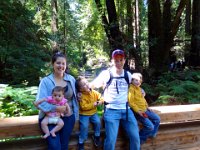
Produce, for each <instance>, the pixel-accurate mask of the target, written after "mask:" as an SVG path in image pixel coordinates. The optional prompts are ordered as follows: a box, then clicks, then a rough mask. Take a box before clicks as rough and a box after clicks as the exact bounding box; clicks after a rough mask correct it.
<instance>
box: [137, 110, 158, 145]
mask: <svg viewBox="0 0 200 150" xmlns="http://www.w3.org/2000/svg"><path fill="white" fill-rule="evenodd" d="M145 113H146V114H147V116H148V118H144V117H142V116H140V115H138V114H137V113H135V116H136V118H137V119H138V121H140V122H141V123H142V125H143V127H142V129H141V130H140V143H141V144H143V143H144V142H146V140H147V138H148V137H155V136H156V134H157V132H158V128H159V125H160V117H159V116H158V115H157V114H156V113H154V112H153V111H150V110H147V111H146V112H145Z"/></svg>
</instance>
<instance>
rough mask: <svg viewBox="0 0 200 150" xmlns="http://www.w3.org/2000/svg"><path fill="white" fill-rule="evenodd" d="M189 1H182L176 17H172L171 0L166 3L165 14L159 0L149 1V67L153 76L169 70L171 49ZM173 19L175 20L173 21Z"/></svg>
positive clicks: (166, 0)
mask: <svg viewBox="0 0 200 150" xmlns="http://www.w3.org/2000/svg"><path fill="white" fill-rule="evenodd" d="M187 1H188V0H181V1H180V3H179V6H178V8H177V10H176V14H175V16H174V17H171V11H170V9H171V3H172V1H171V0H165V1H164V5H163V6H164V8H163V14H162V13H161V5H160V1H159V0H149V1H148V19H149V21H148V23H149V67H150V70H151V71H152V72H153V74H154V73H155V74H160V73H161V72H163V71H166V70H167V67H168V64H169V61H170V55H171V54H170V49H171V48H172V47H173V44H174V37H175V35H176V34H177V31H178V29H179V25H180V23H181V15H182V13H183V10H184V8H185V6H186V3H187ZM171 18H173V19H171Z"/></svg>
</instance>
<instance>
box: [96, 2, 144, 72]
mask: <svg viewBox="0 0 200 150" xmlns="http://www.w3.org/2000/svg"><path fill="white" fill-rule="evenodd" d="M128 2H131V4H132V1H131V0H127V3H126V4H127V5H128ZM95 3H96V6H97V9H98V11H99V12H100V15H101V18H102V23H103V25H104V29H105V31H106V35H107V38H108V41H109V44H110V54H111V52H112V50H114V49H116V48H121V49H125V50H126V52H127V53H128V54H129V55H130V57H134V59H135V61H136V64H137V65H136V66H137V67H138V68H141V63H140V58H139V55H138V53H137V52H136V49H135V48H134V45H133V43H132V40H129V38H128V37H130V36H133V35H130V33H129V34H128V35H127V34H126V33H123V32H122V31H121V30H120V28H119V20H118V14H117V11H116V6H115V1H114V0H106V3H105V5H106V10H107V11H106V12H107V16H108V17H106V13H105V11H102V10H103V6H102V5H101V1H100V0H95ZM129 5H130V4H129ZM127 7H128V6H127ZM131 9H132V8H130V7H128V10H127V11H128V12H132V10H131ZM128 15H129V14H127V16H128ZM130 16H132V15H130ZM130 16H128V17H127V18H128V20H129V21H132V18H130ZM131 28H132V29H131ZM128 30H129V31H130V30H133V26H132V22H131V23H130V22H129V23H128ZM131 32H132V31H131ZM131 39H133V38H131ZM130 45H132V46H130ZM140 70H141V69H140Z"/></svg>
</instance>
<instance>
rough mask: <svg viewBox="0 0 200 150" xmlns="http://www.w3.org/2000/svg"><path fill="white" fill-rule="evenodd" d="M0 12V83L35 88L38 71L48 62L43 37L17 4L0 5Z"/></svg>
mask: <svg viewBox="0 0 200 150" xmlns="http://www.w3.org/2000/svg"><path fill="white" fill-rule="evenodd" d="M0 11H1V12H2V13H0V26H1V28H0V50H1V53H0V71H1V74H0V82H1V83H9V84H21V83H26V84H28V85H35V84H38V79H39V77H40V76H41V75H43V74H42V72H41V68H45V62H46V61H47V60H49V53H48V52H47V51H46V48H47V47H48V46H47V45H46V40H47V34H46V33H45V31H43V30H39V26H38V25H36V24H34V23H33V22H32V19H33V16H34V15H33V12H32V11H29V10H28V9H27V8H26V7H25V5H22V3H21V2H20V1H19V0H15V1H10V0H3V1H0ZM45 47H46V48H45Z"/></svg>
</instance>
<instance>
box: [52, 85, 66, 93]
mask: <svg viewBox="0 0 200 150" xmlns="http://www.w3.org/2000/svg"><path fill="white" fill-rule="evenodd" d="M54 92H62V93H63V94H64V92H65V90H64V88H63V87H62V86H55V87H54V88H53V90H52V94H53V93H54Z"/></svg>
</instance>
